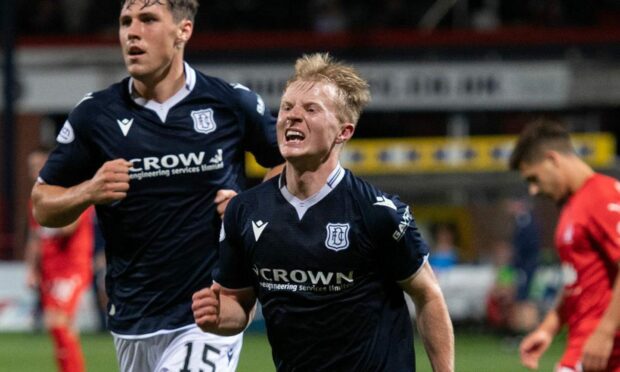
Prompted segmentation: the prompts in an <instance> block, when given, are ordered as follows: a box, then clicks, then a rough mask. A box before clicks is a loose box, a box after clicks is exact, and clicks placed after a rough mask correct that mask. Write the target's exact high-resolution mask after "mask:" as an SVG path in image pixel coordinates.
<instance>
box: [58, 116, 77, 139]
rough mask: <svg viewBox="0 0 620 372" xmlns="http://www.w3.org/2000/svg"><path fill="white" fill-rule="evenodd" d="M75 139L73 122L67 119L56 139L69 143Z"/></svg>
mask: <svg viewBox="0 0 620 372" xmlns="http://www.w3.org/2000/svg"><path fill="white" fill-rule="evenodd" d="M74 139H75V134H74V133H73V127H72V126H71V123H69V120H67V121H65V124H64V125H63V126H62V129H60V132H59V133H58V137H56V141H58V142H60V143H64V144H67V143H71V142H73V140H74Z"/></svg>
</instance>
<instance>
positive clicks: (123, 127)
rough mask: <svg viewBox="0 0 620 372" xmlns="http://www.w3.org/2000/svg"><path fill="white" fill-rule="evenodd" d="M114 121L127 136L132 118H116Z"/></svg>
mask: <svg viewBox="0 0 620 372" xmlns="http://www.w3.org/2000/svg"><path fill="white" fill-rule="evenodd" d="M116 122H117V123H118V126H119V127H120V128H121V131H123V135H124V136H125V137H127V133H129V128H131V124H133V119H123V120H118V119H117V120H116Z"/></svg>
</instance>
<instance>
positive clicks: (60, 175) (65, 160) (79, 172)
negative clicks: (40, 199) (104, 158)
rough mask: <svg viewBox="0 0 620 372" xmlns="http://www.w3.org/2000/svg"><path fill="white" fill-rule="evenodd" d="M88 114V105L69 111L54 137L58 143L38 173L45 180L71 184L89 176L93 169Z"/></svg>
mask: <svg viewBox="0 0 620 372" xmlns="http://www.w3.org/2000/svg"><path fill="white" fill-rule="evenodd" d="M89 116H90V115H89V114H88V109H87V108H86V107H84V106H82V105H79V106H77V107H76V108H75V109H74V110H73V111H72V112H71V113H70V114H69V117H68V119H67V120H66V121H65V123H64V125H63V126H62V129H61V130H60V132H59V133H58V136H57V137H56V141H57V146H56V148H55V149H54V150H53V151H52V152H51V154H50V155H49V157H48V160H47V162H46V163H45V166H44V167H43V169H42V170H41V173H40V174H39V177H40V178H41V179H42V180H43V181H44V182H45V183H47V184H50V185H58V186H63V187H70V186H74V185H76V184H78V183H81V182H83V181H85V180H87V179H90V178H91V177H92V176H93V175H94V173H95V172H96V170H97V168H98V167H97V166H96V164H93V158H94V156H93V151H95V150H94V146H93V145H92V144H91V139H90V138H89V135H90V133H89V130H88V126H89V124H90V123H89V122H88V121H89V120H90V119H89ZM92 116H94V115H92Z"/></svg>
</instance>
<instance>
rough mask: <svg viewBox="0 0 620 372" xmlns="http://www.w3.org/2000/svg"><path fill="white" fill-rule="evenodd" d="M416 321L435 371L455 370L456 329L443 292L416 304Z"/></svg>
mask: <svg viewBox="0 0 620 372" xmlns="http://www.w3.org/2000/svg"><path fill="white" fill-rule="evenodd" d="M416 323H417V328H418V332H419V333H420V336H421V337H422V341H423V343H424V348H425V349H426V353H427V354H428V358H429V360H430V362H431V365H432V367H433V371H436V372H440V371H441V372H443V371H454V331H453V329H452V322H451V321H450V316H449V315H448V309H447V307H446V304H445V302H444V300H443V297H442V296H441V294H440V295H439V296H436V297H435V298H432V299H430V300H429V301H427V302H425V303H423V304H416Z"/></svg>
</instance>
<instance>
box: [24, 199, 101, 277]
mask: <svg viewBox="0 0 620 372" xmlns="http://www.w3.org/2000/svg"><path fill="white" fill-rule="evenodd" d="M93 217H94V208H93V207H90V208H88V209H87V210H86V211H84V213H82V215H81V216H80V218H79V221H78V226H77V228H76V230H75V231H74V232H73V234H71V235H68V236H62V235H60V234H59V230H60V229H55V228H49V227H42V226H41V225H39V224H37V222H36V221H35V220H34V218H32V216H31V219H30V227H31V229H32V230H33V231H35V232H36V234H37V235H38V236H39V239H40V244H41V257H40V258H41V259H40V262H41V277H42V280H45V279H46V278H52V277H57V276H63V277H66V276H71V275H74V274H76V273H77V274H79V275H80V276H82V277H83V278H91V277H92V265H93V264H92V262H93V245H94V232H93Z"/></svg>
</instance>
